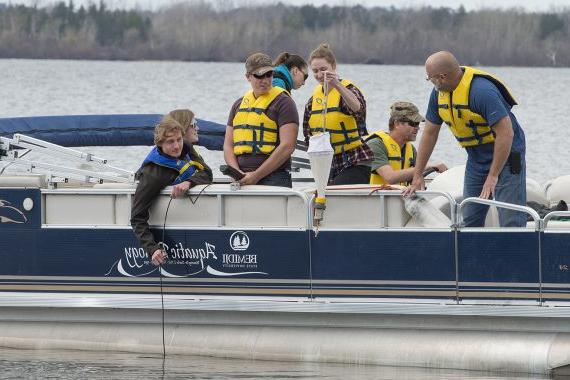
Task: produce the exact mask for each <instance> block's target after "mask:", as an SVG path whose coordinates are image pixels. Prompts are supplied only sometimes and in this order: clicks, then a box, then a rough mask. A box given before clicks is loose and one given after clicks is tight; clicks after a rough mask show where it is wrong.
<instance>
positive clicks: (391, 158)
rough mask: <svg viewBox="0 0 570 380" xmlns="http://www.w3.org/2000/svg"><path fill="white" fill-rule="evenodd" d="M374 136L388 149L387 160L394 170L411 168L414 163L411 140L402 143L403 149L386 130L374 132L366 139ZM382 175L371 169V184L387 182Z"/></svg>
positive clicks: (367, 139)
mask: <svg viewBox="0 0 570 380" xmlns="http://www.w3.org/2000/svg"><path fill="white" fill-rule="evenodd" d="M374 138H379V139H380V140H381V141H382V143H384V146H385V147H386V149H387V150H388V162H389V163H390V166H391V167H392V169H394V170H402V169H408V168H412V167H414V166H415V165H416V152H415V150H414V146H413V145H412V143H411V142H409V141H408V142H407V143H406V144H404V149H402V148H401V147H400V145H399V144H398V143H397V142H396V141H395V140H394V139H393V138H392V136H390V135H389V134H388V133H386V132H374V133H373V134H371V135H369V136H367V137H366V141H369V140H371V139H374ZM387 183H388V182H386V180H385V179H384V177H382V176H381V175H380V174H378V173H377V172H376V170H373V171H372V174H371V175H370V184H371V185H384V184H387ZM399 184H400V185H403V186H407V185H409V182H400V183H399Z"/></svg>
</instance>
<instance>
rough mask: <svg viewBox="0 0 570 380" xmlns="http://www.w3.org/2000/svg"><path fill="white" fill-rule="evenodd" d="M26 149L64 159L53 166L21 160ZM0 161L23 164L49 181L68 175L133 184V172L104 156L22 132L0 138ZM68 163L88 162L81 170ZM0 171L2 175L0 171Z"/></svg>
mask: <svg viewBox="0 0 570 380" xmlns="http://www.w3.org/2000/svg"><path fill="white" fill-rule="evenodd" d="M29 152H34V153H40V154H44V155H47V156H52V157H54V156H56V157H57V156H58V157H61V158H64V159H65V162H66V164H64V165H54V164H49V163H46V162H40V161H33V160H27V159H24V158H23V157H24V156H25V155H26V154H27V153H29ZM0 161H2V162H7V163H8V165H11V164H14V165H20V166H24V167H25V168H26V171H27V172H29V173H37V172H39V173H44V174H47V176H48V178H47V180H48V183H50V184H54V183H57V182H68V180H69V178H74V179H78V180H80V181H84V182H92V183H103V181H112V182H122V183H134V173H133V172H131V171H128V170H125V169H121V168H118V167H115V166H111V165H109V164H108V163H107V160H106V159H104V158H100V157H97V156H94V155H92V154H90V153H85V152H81V151H79V150H75V149H70V148H66V147H63V146H60V145H56V144H52V143H49V142H47V141H43V140H39V139H36V138H33V137H29V136H26V135H22V134H15V135H14V136H13V138H7V137H0ZM69 163H72V164H73V163H74V164H75V165H77V166H79V165H80V164H88V165H89V167H90V168H89V169H82V168H78V167H73V166H67V164H69ZM8 165H6V166H8ZM6 166H5V167H6ZM2 171H3V170H2ZM0 174H2V172H1V171H0Z"/></svg>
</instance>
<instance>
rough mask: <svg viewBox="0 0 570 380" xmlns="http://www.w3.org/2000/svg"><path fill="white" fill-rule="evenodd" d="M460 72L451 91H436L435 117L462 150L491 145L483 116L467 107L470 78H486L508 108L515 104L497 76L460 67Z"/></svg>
mask: <svg viewBox="0 0 570 380" xmlns="http://www.w3.org/2000/svg"><path fill="white" fill-rule="evenodd" d="M463 69H464V73H463V77H462V78H461V81H460V82H459V85H458V86H457V88H456V89H455V90H453V92H444V91H438V98H437V107H438V111H439V116H440V117H441V118H442V119H443V121H445V122H446V123H447V125H449V128H450V129H451V132H452V133H453V135H454V136H455V138H456V139H457V141H458V142H459V144H460V145H461V146H462V147H464V148H465V147H468V146H476V145H483V144H488V143H492V142H494V141H495V134H494V132H493V130H492V129H491V126H490V125H489V123H488V122H487V120H485V118H483V116H481V115H479V114H477V113H475V112H473V111H471V109H470V107H469V90H470V89H471V82H472V81H473V78H474V77H476V76H481V77H484V78H486V79H489V80H490V81H491V82H493V84H494V85H495V86H497V88H498V89H499V91H500V92H501V94H502V95H503V97H504V98H505V100H506V101H507V102H508V103H509V104H510V105H511V106H514V105H515V104H517V102H516V101H515V99H514V97H513V96H512V95H511V92H510V91H509V89H508V88H507V86H505V85H504V84H503V82H501V81H500V80H499V79H498V78H497V77H495V76H493V75H491V74H489V73H487V72H485V71H482V70H478V69H474V68H472V67H468V66H464V67H463Z"/></svg>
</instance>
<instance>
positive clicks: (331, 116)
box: [309, 79, 363, 154]
mask: <svg viewBox="0 0 570 380" xmlns="http://www.w3.org/2000/svg"><path fill="white" fill-rule="evenodd" d="M340 83H341V84H342V85H343V86H344V87H347V86H348V85H350V84H352V83H351V82H350V81H348V80H346V79H343V80H342V81H341V82H340ZM340 99H341V96H340V92H339V91H338V90H337V89H336V88H333V89H332V90H330V91H329V94H328V96H327V97H326V103H325V94H324V92H323V86H322V85H320V84H319V85H317V87H315V91H313V103H312V104H311V116H310V118H309V127H310V131H311V135H314V134H316V133H318V132H322V131H323V126H324V125H325V124H324V121H325V117H324V110H325V105H326V108H327V112H326V129H327V131H328V132H329V133H330V136H331V145H332V147H333V148H334V152H335V154H338V153H342V152H346V151H349V150H352V149H354V148H356V147H359V146H361V145H362V144H363V142H362V139H361V138H360V134H359V133H358V125H357V124H356V119H355V118H354V117H353V116H350V115H347V114H345V113H342V111H341V110H340Z"/></svg>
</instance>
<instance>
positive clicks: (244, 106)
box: [233, 87, 285, 156]
mask: <svg viewBox="0 0 570 380" xmlns="http://www.w3.org/2000/svg"><path fill="white" fill-rule="evenodd" d="M284 91H285V90H284V89H282V88H280V87H272V88H271V90H270V91H269V92H268V93H267V94H264V95H261V96H259V97H257V98H256V97H255V96H254V95H253V91H252V90H250V91H248V92H247V93H246V94H245V95H244V97H243V99H242V101H241V104H240V105H239V108H238V110H237V112H236V114H235V116H234V119H233V128H234V154H235V155H236V156H239V155H241V154H244V153H253V154H255V153H263V154H271V152H273V150H275V148H276V147H277V145H278V141H279V128H278V126H277V123H276V122H275V121H274V120H271V119H270V118H269V117H268V116H267V114H266V111H267V108H268V107H269V105H270V104H271V103H272V102H273V101H274V100H275V98H276V97H277V96H279V94H281V93H282V92H284Z"/></svg>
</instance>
